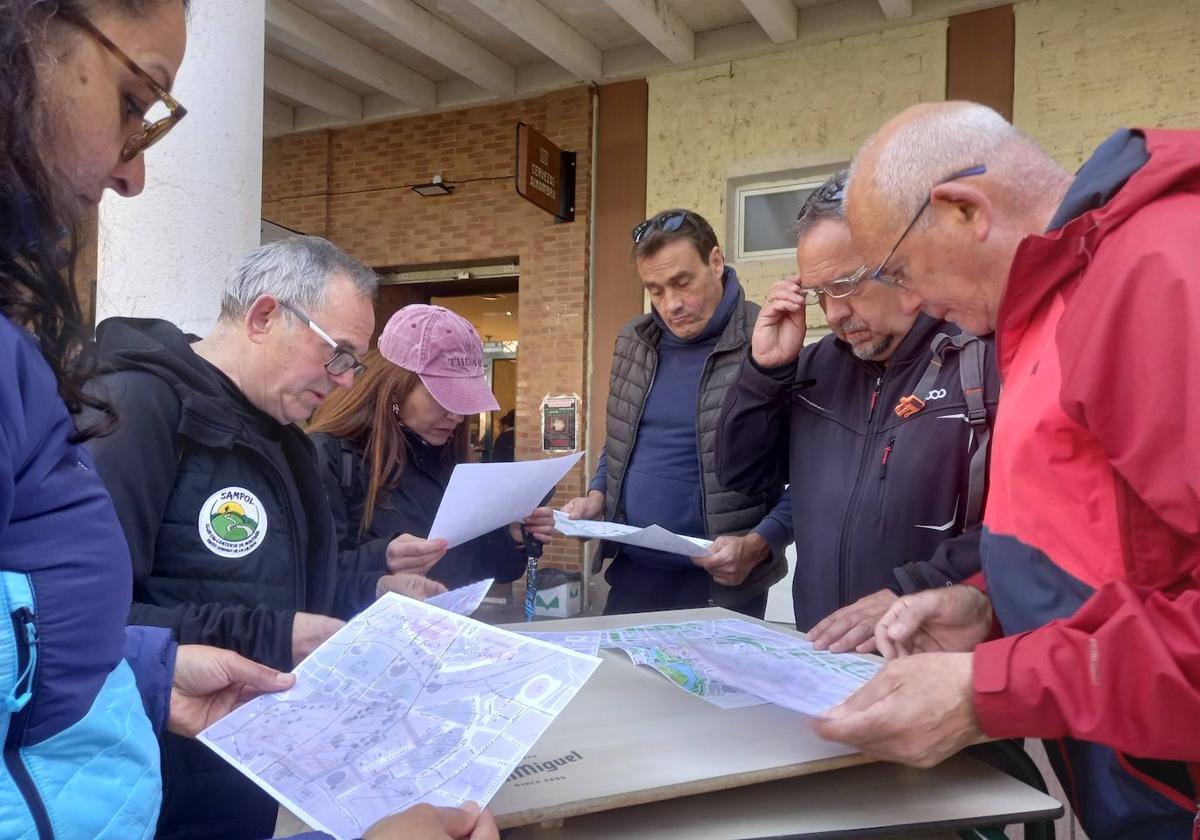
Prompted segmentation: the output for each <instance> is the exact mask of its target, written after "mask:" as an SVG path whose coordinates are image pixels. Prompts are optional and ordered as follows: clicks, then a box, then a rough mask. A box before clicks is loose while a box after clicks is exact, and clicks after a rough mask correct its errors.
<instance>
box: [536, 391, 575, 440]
mask: <svg viewBox="0 0 1200 840" xmlns="http://www.w3.org/2000/svg"><path fill="white" fill-rule="evenodd" d="M578 419H579V397H578V396H577V395H575V394H560V395H558V396H553V397H551V396H547V397H545V398H543V399H542V450H543V451H545V452H574V451H575V450H577V449H578V448H579V440H578V429H579V423H578Z"/></svg>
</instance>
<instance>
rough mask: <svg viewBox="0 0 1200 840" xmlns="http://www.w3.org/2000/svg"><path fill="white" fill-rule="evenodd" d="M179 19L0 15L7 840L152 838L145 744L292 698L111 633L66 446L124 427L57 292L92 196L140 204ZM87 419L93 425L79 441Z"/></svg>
mask: <svg viewBox="0 0 1200 840" xmlns="http://www.w3.org/2000/svg"><path fill="white" fill-rule="evenodd" d="M186 11H187V2H186V0H92V2H79V1H78V0H0V606H2V607H3V610H4V612H5V614H6V615H5V617H4V619H5V620H0V699H2V701H3V703H2V707H0V732H2V733H3V737H4V750H3V752H4V763H3V767H2V768H0V825H2V826H3V831H4V834H5V835H6V836H11V837H18V836H19V837H37V838H39V840H47V838H112V840H126V839H127V838H139V837H141V838H149V837H152V836H153V834H154V830H155V822H156V819H157V814H158V808H159V802H160V799H161V782H160V776H159V756H158V744H157V740H156V736H155V730H156V729H161V728H162V727H163V726H166V727H167V728H169V729H170V730H171V731H173V732H176V733H179V734H183V735H195V734H196V733H197V732H199V731H200V730H201V729H203V728H204V727H205V726H207V725H208V724H209V723H211V722H212V721H213V720H216V719H217V718H219V717H221V716H222V715H224V714H225V713H226V712H228V711H229V710H230V709H231V708H232V707H233V706H234V705H235V704H236V702H238V700H239V699H244V698H245V697H246V696H247V694H249V693H253V692H260V691H277V690H280V689H283V688H287V687H288V686H290V685H291V684H292V683H293V678H292V677H291V676H290V675H287V674H280V673H278V672H276V671H273V670H272V669H269V668H265V667H263V666H261V665H257V664H255V663H253V662H250V661H249V660H246V659H243V658H242V657H240V656H238V655H236V654H234V653H232V652H229V651H223V650H218V649H216V648H209V647H204V646H199V645H182V646H176V645H175V644H174V643H173V642H172V641H171V640H170V638H169V632H168V631H164V630H157V629H151V628H129V630H128V632H127V631H126V628H125V619H126V616H127V615H128V612H129V606H130V595H131V580H130V575H131V571H130V570H131V567H130V561H129V556H128V549H127V547H126V544H125V540H124V536H123V534H122V530H121V526H120V523H119V522H118V521H117V519H116V516H115V514H114V512H113V507H112V503H111V501H110V499H109V497H108V495H107V493H106V492H105V490H104V486H103V484H102V483H101V482H100V480H99V478H98V476H97V475H96V473H95V471H94V469H92V462H91V459H90V457H89V456H88V453H87V451H86V450H85V449H84V447H83V445H82V441H83V440H85V439H87V438H88V437H89V436H94V435H98V434H103V433H104V432H105V431H107V430H108V429H109V428H111V426H112V424H113V423H116V422H119V421H120V418H119V417H115V416H113V414H112V412H111V411H108V410H106V408H107V407H106V406H104V405H103V404H101V403H99V401H97V400H96V399H94V398H92V397H89V396H88V395H87V394H85V392H84V390H83V386H84V384H85V383H86V381H87V379H88V375H89V373H90V371H91V352H90V349H89V344H88V338H87V332H86V329H85V327H84V325H83V319H82V317H81V314H80V309H79V303H78V301H77V299H76V295H75V291H74V285H73V279H74V278H73V269H72V266H73V263H74V258H75V256H76V254H77V251H78V236H77V230H78V224H79V222H80V221H81V220H82V219H83V218H84V217H85V216H86V215H88V214H90V213H92V212H94V211H95V209H96V206H97V204H98V203H99V201H100V197H101V195H102V193H103V192H104V190H106V189H111V190H113V191H114V192H117V193H118V194H120V195H124V196H135V195H137V194H138V193H139V192H141V190H142V188H143V186H144V178H145V165H144V162H143V157H142V153H143V152H144V151H145V150H146V149H147V148H149V146H151V145H152V144H153V143H154V142H156V141H158V140H160V139H161V138H162V137H163V136H164V135H165V134H166V133H167V132H168V131H169V130H170V129H171V128H172V127H173V126H174V125H175V124H176V123H178V122H179V120H180V119H182V118H183V117H184V115H185V114H186V111H185V110H184V108H183V107H182V106H180V105H179V103H177V102H176V101H175V100H174V99H173V98H172V97H171V95H170V94H169V93H168V91H169V89H170V88H171V86H172V83H173V81H174V77H175V73H176V72H177V70H178V68H179V65H180V63H181V61H182V60H183V53H184V47H185V41H186V34H185V17H186ZM147 114H153V115H154V116H155V117H156V119H153V120H147V119H146V115H147ZM160 115H161V116H160ZM85 408H90V409H92V410H93V411H94V412H96V413H97V414H98V416H99V417H101V418H102V419H101V421H100V422H99V423H98V424H93V425H91V426H89V427H88V428H85V429H82V430H79V431H77V430H76V429H75V424H74V419H73V418H74V417H75V416H76V415H78V414H80V412H81V411H82V410H83V409H85ZM222 806H223V803H220V802H214V803H212V807H214V808H220V807H222ZM496 836H497V832H496V830H495V823H494V822H493V821H492V820H491V818H490V817H488V816H486V815H484V816H480V814H479V812H478V811H477V810H476V809H433V808H428V807H418V808H415V809H410V810H409V811H407V812H405V813H403V814H400V815H397V816H395V817H392V818H389V819H387V820H384V821H382V822H381V823H379V824H378V825H376V826H375V827H373V828H372V829H371V830H370V831H369V832H368V834H367V837H370V838H400V837H404V838H420V839H421V840H425V839H426V838H429V840H434V838H437V839H438V840H441V838H464V837H475V838H480V840H486V839H488V838H495V837H496Z"/></svg>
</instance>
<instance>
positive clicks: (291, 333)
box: [89, 237, 443, 838]
mask: <svg viewBox="0 0 1200 840" xmlns="http://www.w3.org/2000/svg"><path fill="white" fill-rule="evenodd" d="M376 284H377V278H376V275H375V274H374V272H372V271H371V270H370V269H368V268H366V267H364V266H362V265H360V264H359V263H357V262H355V261H354V260H353V259H351V258H350V257H349V256H347V255H346V254H344V253H343V252H342V251H340V250H339V249H338V248H337V247H335V246H334V245H333V244H332V243H330V242H327V241H326V240H324V239H319V238H316V237H296V238H293V239H288V240H281V241H277V242H272V243H269V244H267V245H264V246H262V247H261V248H259V249H258V250H256V251H254V252H253V253H251V254H250V255H249V256H247V257H246V258H245V259H244V260H243V261H242V262H241V264H240V265H239V266H238V267H237V268H236V269H235V270H234V271H233V272H232V274H231V275H230V277H229V279H228V281H227V282H226V285H225V291H224V294H223V296H222V300H221V311H220V316H219V318H218V321H217V324H216V326H215V328H214V329H213V330H212V332H211V333H209V335H208V336H207V337H205V338H203V339H200V340H196V339H195V337H194V336H188V335H185V334H184V333H183V332H181V331H180V330H179V328H178V327H176V326H174V325H173V324H170V323H167V322H166V321H160V320H148V319H134V318H110V319H108V320H106V321H104V322H103V323H101V324H100V325H99V328H98V329H97V346H98V351H99V354H100V358H101V370H102V371H103V375H102V376H100V377H98V378H97V379H95V380H93V382H92V383H91V385H90V387H91V388H92V389H93V391H94V393H96V394H97V395H98V396H100V397H102V398H103V399H105V400H107V401H108V402H109V403H110V404H111V405H112V406H113V408H114V409H115V411H116V414H117V417H118V421H119V422H118V423H117V425H116V428H115V430H114V431H113V432H112V433H111V434H109V435H107V436H103V437H98V438H95V439H93V440H92V441H90V442H89V447H90V449H91V451H92V454H93V457H94V458H95V462H96V468H97V471H98V472H99V474H100V477H101V478H102V479H103V481H104V483H105V485H106V486H107V488H108V490H109V492H110V493H111V495H112V498H113V503H114V505H115V507H116V511H117V516H118V518H119V519H120V522H121V526H122V528H123V530H124V532H125V536H126V538H127V540H128V543H129V550H130V554H131V556H132V561H133V584H134V590H133V601H134V603H133V608H132V611H131V613H130V619H129V620H130V623H131V624H139V625H152V626H160V627H168V628H170V629H171V630H172V631H173V634H174V636H175V638H176V640H177V641H179V642H180V643H184V644H189V643H202V644H208V645H214V646H216V647H221V648H227V649H229V650H233V651H236V652H238V653H240V654H242V655H243V656H246V657H248V658H250V659H253V660H255V661H257V662H261V663H263V664H265V665H269V666H271V667H273V668H276V669H278V670H280V671H289V670H291V668H292V667H293V666H294V665H295V664H296V663H298V662H299V661H300V660H301V659H303V658H304V657H305V656H307V655H308V654H309V653H310V652H311V651H312V650H313V649H314V648H315V647H316V646H317V645H319V644H320V643H321V642H323V641H325V639H327V638H328V637H329V636H331V635H332V634H333V633H334V632H336V630H337V629H338V628H339V627H340V626H341V625H342V619H345V618H349V617H350V616H351V615H352V614H354V613H355V612H357V611H358V610H359V609H361V608H362V607H364V606H366V605H367V604H369V603H370V602H371V601H372V600H374V598H375V597H376V596H377V595H378V593H379V592H380V591H381V590H394V591H399V592H403V593H404V594H407V595H413V596H415V597H423V596H425V595H429V594H433V593H434V592H437V591H442V589H443V588H442V587H441V586H440V585H439V584H434V583H433V582H432V581H429V580H427V579H426V578H424V577H421V576H419V575H415V574H409V573H403V572H402V573H394V574H389V573H388V570H389V569H392V570H398V569H404V568H412V567H414V566H417V565H419V564H418V562H417V561H423V560H424V559H427V558H424V557H423V556H414V555H430V556H433V555H437V554H440V553H441V552H442V551H443V549H441V547H440V544H431V543H429V542H428V541H426V540H415V539H413V538H412V537H408V536H403V537H399V538H397V539H395V540H393V541H392V542H391V544H381V543H379V542H376V543H372V544H369V545H368V546H364V547H363V548H361V549H359V550H358V551H357V552H346V553H345V554H340V553H339V550H338V542H337V536H336V532H335V527H334V523H333V518H332V515H331V513H330V507H329V501H328V499H327V497H326V495H325V486H324V483H323V482H322V479H321V475H320V473H319V470H318V468H317V465H316V459H315V454H314V451H313V448H312V445H311V444H310V443H309V440H308V438H307V436H306V435H305V434H304V432H303V431H302V430H301V429H300V428H298V427H297V426H296V425H295V424H296V423H299V422H301V421H304V420H306V419H307V418H308V417H309V415H311V414H312V412H313V411H314V410H315V409H316V407H317V406H318V405H320V403H321V401H322V400H324V398H325V397H326V396H328V395H329V394H330V393H331V392H332V391H333V390H334V389H336V388H348V387H350V386H351V385H352V384H353V382H354V377H355V375H356V374H357V373H358V372H359V371H361V370H362V369H363V367H362V365H361V363H360V362H359V361H358V357H359V356H360V355H362V354H363V353H365V352H366V350H367V346H368V343H369V342H370V339H371V334H372V331H373V329H374V324H375V315H374V307H373V300H374V295H375V291H376ZM368 551H372V552H374V553H376V554H379V555H380V556H364V552H368ZM385 551H386V555H385V554H384V552H385ZM393 555H395V556H393ZM400 555H404V556H400ZM410 561H411V562H410ZM163 755H164V762H163V767H164V800H163V808H162V815H161V818H160V821H159V833H158V837H160V838H181V837H225V838H239V837H248V838H249V837H267V836H270V835H271V833H272V832H273V829H274V824H275V814H276V811H277V806H276V804H275V802H274V801H273V800H272V799H271V797H270V796H268V795H266V794H265V793H263V792H261V791H260V790H258V788H257V787H256V786H255V785H254V784H253V783H252V782H250V781H249V780H247V779H246V778H245V777H244V776H242V775H241V774H240V773H238V772H237V771H236V770H235V769H234V768H232V767H231V766H229V765H228V764H226V763H225V762H224V761H222V760H221V759H220V758H219V757H217V756H216V754H215V753H213V752H211V751H210V750H208V749H207V748H206V747H204V746H203V745H201V744H199V743H196V742H193V741H187V740H185V739H182V738H179V737H176V736H170V735H168V736H166V737H165V738H164V741H163ZM214 803H219V807H214Z"/></svg>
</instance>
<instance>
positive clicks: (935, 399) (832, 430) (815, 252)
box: [717, 172, 999, 652]
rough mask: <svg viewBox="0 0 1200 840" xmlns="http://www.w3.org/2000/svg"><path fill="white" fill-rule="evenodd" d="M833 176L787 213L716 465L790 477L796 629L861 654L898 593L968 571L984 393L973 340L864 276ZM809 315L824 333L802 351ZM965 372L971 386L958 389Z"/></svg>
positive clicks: (993, 385) (985, 356)
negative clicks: (787, 255)
mask: <svg viewBox="0 0 1200 840" xmlns="http://www.w3.org/2000/svg"><path fill="white" fill-rule="evenodd" d="M846 178H847V173H846V172H839V173H837V174H835V175H834V176H832V177H831V178H830V179H829V180H828V181H826V182H825V184H823V185H822V186H821V187H820V188H819V189H817V190H816V191H815V192H814V193H813V195H811V196H810V197H809V199H808V200H807V201H806V202H805V204H804V206H803V208H802V209H801V211H800V215H799V218H798V219H797V224H796V231H797V250H796V259H797V265H798V267H799V275H798V276H797V277H794V278H791V279H788V280H783V281H780V282H779V283H776V284H775V285H774V287H772V289H771V291H770V293H769V295H768V298H767V304H766V306H765V307H763V310H762V312H761V313H759V316H758V322H757V324H756V325H755V328H754V337H753V340H752V343H751V353H750V355H749V356H748V357H747V359H746V360H745V362H743V364H742V367H741V373H740V376H739V378H738V380H737V382H736V383H735V384H734V385H733V387H731V388H730V390H729V393H728V395H727V396H726V402H725V411H724V413H723V416H722V419H721V426H720V434H719V438H718V444H717V452H718V460H717V464H718V476H719V477H720V479H721V481H722V482H723V483H724V484H726V485H727V486H729V487H732V488H736V489H739V490H741V491H742V492H747V493H750V492H753V490H754V488H755V486H756V483H757V482H758V481H760V480H761V476H763V475H770V474H771V472H772V471H773V469H775V467H776V465H778V464H786V465H789V466H790V470H789V471H790V484H791V486H790V487H789V490H788V493H789V498H788V502H789V505H788V509H789V511H791V518H792V527H793V530H794V535H795V540H796V571H795V576H794V578H793V581H792V600H793V604H794V609H795V617H796V626H797V627H798V628H800V629H802V630H809V631H810V632H809V638H810V639H811V640H812V641H813V643H814V645H815V646H816V647H817V648H819V649H826V648H828V649H831V650H834V651H837V652H842V651H849V650H858V651H861V652H866V651H871V650H874V649H875V637H874V632H875V623H876V621H878V620H879V618H881V617H882V616H883V614H884V613H885V612H886V611H887V609H888V608H889V607H890V606H891V604H892V603H893V602H894V601H895V600H896V598H897V597H898V596H899V595H900V594H901V593H904V592H913V591H917V590H920V589H926V588H929V587H934V586H944V585H946V584H947V583H955V582H958V581H960V580H963V579H965V578H967V577H969V576H970V575H972V574H974V573H976V572H977V571H978V570H979V546H978V529H973V528H972V527H971V526H974V525H976V524H977V521H978V516H979V509H980V506H981V505H982V498H983V489H984V488H983V465H984V461H985V459H986V455H987V453H986V439H987V430H988V423H989V421H990V416H991V415H992V414H993V413H994V410H995V404H996V399H997V395H998V393H999V385H998V382H997V379H996V374H995V371H994V364H993V361H992V357H991V348H990V347H989V346H987V345H986V344H985V343H984V342H983V341H981V340H979V339H975V338H973V337H967V336H961V335H960V330H959V329H958V328H957V327H954V326H953V325H951V324H947V323H946V322H944V321H941V320H939V319H937V318H931V317H928V316H926V315H922V314H921V313H920V300H919V299H918V298H917V297H916V296H915V295H912V294H911V293H908V292H905V291H904V290H902V289H897V288H895V287H894V286H890V285H886V284H883V283H878V282H875V281H873V280H872V279H871V278H870V276H869V270H868V269H867V268H866V267H864V265H863V260H862V257H861V256H860V255H859V253H858V252H857V250H856V249H855V248H854V246H853V244H852V243H851V241H850V229H849V227H848V226H847V225H846V220H845V214H844V211H843V208H842V201H843V198H844V194H845V187H846ZM812 305H819V306H820V307H821V309H822V311H823V312H824V315H825V319H826V320H827V321H828V323H829V327H830V331H831V332H832V335H829V336H827V337H825V338H824V339H822V340H821V341H818V342H816V343H815V344H812V345H810V346H808V347H805V346H804V339H805V334H806V321H805V316H806V310H807V308H808V307H809V306H812ZM964 366H965V367H964ZM964 370H965V371H967V373H968V379H969V378H970V376H976V377H977V379H978V381H977V382H976V383H974V384H970V383H968V385H967V387H966V388H964V379H963V372H964ZM973 388H977V389H978V393H976V394H975V395H974V396H973V398H972V399H970V400H969V399H968V397H967V395H966V392H967V391H970V390H972V389H973ZM972 423H974V425H972ZM973 463H974V465H975V466H976V467H977V473H976V475H975V476H974V477H973V476H972V465H973ZM972 481H974V486H972ZM793 508H794V510H792V509H793ZM964 531H966V534H965V535H964V536H959V535H960V534H963V532H964Z"/></svg>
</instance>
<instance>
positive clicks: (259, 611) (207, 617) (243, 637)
mask: <svg viewBox="0 0 1200 840" xmlns="http://www.w3.org/2000/svg"><path fill="white" fill-rule="evenodd" d="M88 389H89V391H91V392H92V393H95V394H98V395H100V396H101V397H103V398H104V399H106V400H107V401H108V402H109V403H110V404H111V405H112V406H113V407H114V408H115V410H116V412H117V427H116V429H115V430H114V431H113V432H112V433H111V434H109V435H106V436H105V437H100V438H94V439H92V440H91V441H89V442H88V448H89V449H90V450H91V453H92V457H93V459H94V460H95V462H96V469H97V470H98V471H99V473H100V477H101V479H102V480H103V481H104V485H105V487H106V488H107V489H108V492H109V495H110V496H112V500H113V506H114V507H115V508H116V512H117V518H118V519H119V520H120V522H121V528H122V529H123V530H124V532H125V539H126V540H127V541H128V543H129V554H130V557H131V558H132V561H133V581H134V592H135V598H136V593H137V590H138V584H140V583H141V582H142V581H144V580H146V579H147V578H148V577H150V575H151V573H152V571H153V569H154V560H155V546H156V543H157V540H158V530H159V527H160V525H161V524H162V520H163V516H164V513H165V511H166V508H167V502H168V501H169V500H170V498H171V493H172V491H173V489H174V487H175V478H176V472H177V468H178V464H179V454H180V450H179V448H178V444H177V442H176V434H175V430H176V428H177V427H178V425H179V399H178V397H176V395H175V392H174V391H173V390H172V389H171V386H170V385H168V384H167V383H166V382H164V381H163V380H162V379H161V378H159V377H157V376H155V375H154V374H151V373H145V372H141V371H120V372H117V373H111V374H107V375H105V376H103V377H99V378H98V379H95V380H93V381H92V382H91V383H90V384H89V386H88ZM293 615H294V612H293V611H291V610H270V609H267V608H265V607H255V608H253V609H250V608H247V607H240V606H231V605H228V604H212V603H188V604H179V605H177V606H173V607H162V606H158V605H155V604H146V603H139V602H138V601H136V600H135V601H134V603H133V606H132V608H131V609H130V613H129V622H128V623H130V624H140V625H150V626H155V627H167V628H170V629H171V631H172V633H173V634H174V636H175V638H176V639H177V640H178V641H179V642H180V643H181V644H207V645H215V646H216V647H222V648H226V649H228V650H234V651H237V652H238V653H240V654H242V655H243V656H247V657H249V658H251V659H254V660H256V661H258V662H262V663H264V664H267V665H271V666H272V667H275V668H284V669H285V670H286V669H290V668H291V667H292V661H291V659H292V617H293Z"/></svg>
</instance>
